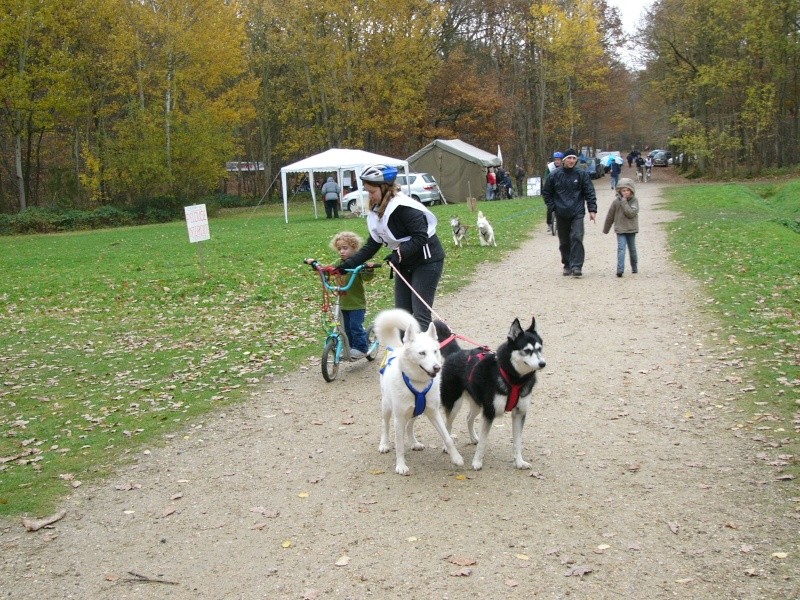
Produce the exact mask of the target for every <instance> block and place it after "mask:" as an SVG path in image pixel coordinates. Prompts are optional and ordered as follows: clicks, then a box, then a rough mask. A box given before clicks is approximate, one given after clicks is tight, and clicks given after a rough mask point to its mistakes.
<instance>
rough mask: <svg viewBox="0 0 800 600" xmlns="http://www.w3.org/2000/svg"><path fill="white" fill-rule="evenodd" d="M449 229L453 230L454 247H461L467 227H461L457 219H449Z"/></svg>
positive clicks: (459, 220)
mask: <svg viewBox="0 0 800 600" xmlns="http://www.w3.org/2000/svg"><path fill="white" fill-rule="evenodd" d="M450 227H451V228H452V229H453V243H454V244H455V245H456V246H461V244H462V242H463V241H464V238H466V237H467V229H469V228H468V226H467V225H463V224H462V223H461V219H459V218H458V217H453V218H452V219H450Z"/></svg>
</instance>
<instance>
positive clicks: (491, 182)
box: [486, 167, 497, 200]
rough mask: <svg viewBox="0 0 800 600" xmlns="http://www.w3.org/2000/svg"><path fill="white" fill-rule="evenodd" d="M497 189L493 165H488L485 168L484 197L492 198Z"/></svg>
mask: <svg viewBox="0 0 800 600" xmlns="http://www.w3.org/2000/svg"><path fill="white" fill-rule="evenodd" d="M496 190H497V175H495V172H494V167H489V168H488V169H487V170H486V199H487V200H494V193H495V191H496Z"/></svg>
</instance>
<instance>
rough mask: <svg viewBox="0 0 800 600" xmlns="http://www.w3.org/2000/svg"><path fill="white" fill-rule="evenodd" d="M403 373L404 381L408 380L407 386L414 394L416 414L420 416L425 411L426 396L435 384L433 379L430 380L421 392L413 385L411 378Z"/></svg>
mask: <svg viewBox="0 0 800 600" xmlns="http://www.w3.org/2000/svg"><path fill="white" fill-rule="evenodd" d="M401 375H402V376H403V381H405V382H406V387H407V388H408V389H409V391H410V392H411V393H412V394H414V416H415V417H418V416H420V415H421V414H422V413H424V412H425V396H426V395H427V393H428V390H430V389H431V387H432V386H433V379H431V380H430V381H429V382H428V385H427V387H426V388H425V389H424V390H422V391H421V392H420V391H419V390H417V389H416V388H414V386H413V385H411V380H410V379H409V378H408V375H406V374H405V373H402V372H401Z"/></svg>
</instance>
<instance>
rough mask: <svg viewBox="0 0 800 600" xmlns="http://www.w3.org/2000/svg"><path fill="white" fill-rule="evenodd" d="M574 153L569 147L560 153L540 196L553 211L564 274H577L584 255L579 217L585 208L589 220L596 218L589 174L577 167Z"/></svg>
mask: <svg viewBox="0 0 800 600" xmlns="http://www.w3.org/2000/svg"><path fill="white" fill-rule="evenodd" d="M577 164H578V153H577V152H575V150H573V149H572V148H570V149H569V150H567V151H566V152H564V160H563V163H562V165H561V167H559V168H558V169H556V170H555V171H553V172H552V173H551V174H550V177H548V178H547V180H546V181H545V182H544V188H543V189H542V196H544V202H545V204H547V208H548V209H549V210H553V211H555V213H556V227H557V229H558V249H559V250H560V251H561V263H562V264H563V265H564V275H572V276H573V277H580V276H581V275H582V274H583V273H582V269H583V260H584V257H585V253H584V249H583V217H584V216H585V215H586V211H587V210H588V211H589V219H590V220H591V221H594V220H595V217H597V198H596V197H595V193H594V185H592V180H591V178H590V177H589V174H588V173H587V172H586V171H584V170H582V169H577V168H576V165H577Z"/></svg>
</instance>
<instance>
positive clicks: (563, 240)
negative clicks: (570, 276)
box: [556, 215, 585, 269]
mask: <svg viewBox="0 0 800 600" xmlns="http://www.w3.org/2000/svg"><path fill="white" fill-rule="evenodd" d="M583 217H584V215H579V216H577V217H573V218H571V219H570V218H568V217H558V216H557V217H556V231H558V249H559V251H560V252H561V264H563V265H564V266H565V267H569V268H570V269H582V268H583V259H584V257H585V254H584V250H583Z"/></svg>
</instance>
